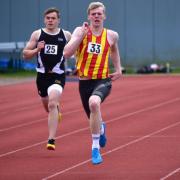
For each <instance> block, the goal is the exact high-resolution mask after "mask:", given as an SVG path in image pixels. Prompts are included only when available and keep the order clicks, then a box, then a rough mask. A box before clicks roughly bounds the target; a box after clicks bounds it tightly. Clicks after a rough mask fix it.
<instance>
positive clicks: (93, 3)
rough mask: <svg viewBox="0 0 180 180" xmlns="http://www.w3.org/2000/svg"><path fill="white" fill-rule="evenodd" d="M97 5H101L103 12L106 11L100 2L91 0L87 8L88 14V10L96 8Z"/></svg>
mask: <svg viewBox="0 0 180 180" xmlns="http://www.w3.org/2000/svg"><path fill="white" fill-rule="evenodd" d="M98 7H102V8H103V12H104V14H105V11H106V7H105V6H104V4H103V3H102V2H91V3H90V4H89V6H88V9H87V14H88V15H89V13H90V11H91V10H93V9H96V8H98Z"/></svg>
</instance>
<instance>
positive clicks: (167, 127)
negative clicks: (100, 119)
mask: <svg viewBox="0 0 180 180" xmlns="http://www.w3.org/2000/svg"><path fill="white" fill-rule="evenodd" d="M179 124H180V122H176V123H174V124H171V125H169V126H166V127H164V128H162V129H160V130H158V131H155V132H152V133H150V134H147V135H145V136H142V137H140V138H138V139H135V140H133V141H130V142H128V143H126V144H124V145H121V146H118V147H116V148H114V149H112V150H109V151H107V152H105V153H102V156H106V155H108V154H110V153H113V152H115V151H118V150H121V149H123V148H125V147H127V146H130V145H132V144H135V143H138V142H140V141H143V140H145V139H147V138H149V137H151V136H153V135H156V134H158V133H160V132H163V131H165V130H168V129H170V128H172V127H175V126H178V125H179ZM90 161H91V159H87V160H85V161H82V162H80V163H77V164H75V165H73V166H71V167H68V168H66V169H64V170H61V171H59V172H56V173H54V174H52V175H50V176H47V177H44V178H42V180H48V179H51V178H53V177H55V176H58V175H61V174H63V173H65V172H67V171H70V170H72V169H75V168H77V167H79V166H82V165H84V164H87V163H88V162H90ZM162 180H163V179H162Z"/></svg>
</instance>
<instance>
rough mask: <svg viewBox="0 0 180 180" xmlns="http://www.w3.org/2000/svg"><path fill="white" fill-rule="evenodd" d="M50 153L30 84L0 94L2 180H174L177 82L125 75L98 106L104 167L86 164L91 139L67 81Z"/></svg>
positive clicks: (178, 143) (178, 151)
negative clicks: (103, 135)
mask: <svg viewBox="0 0 180 180" xmlns="http://www.w3.org/2000/svg"><path fill="white" fill-rule="evenodd" d="M61 100H62V101H61V102H62V103H61V107H62V113H63V120H62V122H61V124H60V126H59V129H58V133H57V140H56V150H55V151H48V150H46V142H47V136H48V129H47V118H46V116H47V115H46V113H45V112H44V109H43V107H42V105H41V102H40V99H39V97H38V95H37V92H36V87H35V82H34V81H30V82H26V83H20V84H13V85H6V86H1V87H0V143H1V144H0V179H2V180H12V179H13V180H21V179H22V180H36V179H37V180H40V179H44V180H45V179H53V180H56V179H60V180H61V179H62V180H92V179H95V180H165V179H168V180H178V179H180V76H178V75H177V76H170V75H162V76H155V75H147V76H123V77H122V78H121V79H119V80H118V81H116V82H113V89H112V93H111V95H110V96H109V97H108V98H107V100H106V101H105V102H104V104H103V105H102V113H103V118H104V120H105V122H106V124H107V137H108V142H107V146H106V147H105V148H104V149H102V151H101V152H102V156H103V160H104V161H103V163H102V164H100V165H96V166H95V165H92V164H91V159H90V158H91V137H90V131H89V126H88V121H87V119H86V116H85V113H84V111H83V109H82V106H81V102H80V98H79V94H78V83H77V82H67V84H66V87H65V90H64V92H63V96H62V99H61Z"/></svg>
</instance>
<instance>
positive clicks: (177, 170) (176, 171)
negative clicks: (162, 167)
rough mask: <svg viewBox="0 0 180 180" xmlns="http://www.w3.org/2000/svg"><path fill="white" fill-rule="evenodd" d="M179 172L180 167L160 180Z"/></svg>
mask: <svg viewBox="0 0 180 180" xmlns="http://www.w3.org/2000/svg"><path fill="white" fill-rule="evenodd" d="M178 172H180V168H177V169H175V170H174V171H172V172H170V173H169V174H167V175H166V176H164V177H162V178H161V179H160V180H166V179H168V178H170V177H171V176H173V175H174V174H176V173H178Z"/></svg>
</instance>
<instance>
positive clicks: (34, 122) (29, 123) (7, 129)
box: [0, 109, 83, 133]
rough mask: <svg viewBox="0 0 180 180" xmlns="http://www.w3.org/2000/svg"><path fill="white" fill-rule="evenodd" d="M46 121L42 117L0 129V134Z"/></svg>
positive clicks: (78, 110)
mask: <svg viewBox="0 0 180 180" xmlns="http://www.w3.org/2000/svg"><path fill="white" fill-rule="evenodd" d="M80 111H83V110H82V109H77V110H74V111H69V112H66V113H63V115H67V114H71V113H76V112H80ZM46 119H47V117H44V118H41V119H39V120H35V121H31V122H28V123H22V124H18V125H16V126H11V127H8V128H3V129H0V133H1V132H5V131H9V130H12V129H16V128H21V127H25V126H29V125H32V124H36V123H39V122H41V121H44V120H46Z"/></svg>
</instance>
